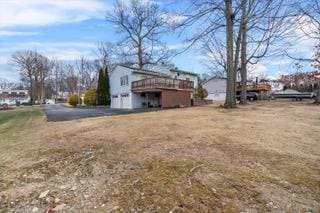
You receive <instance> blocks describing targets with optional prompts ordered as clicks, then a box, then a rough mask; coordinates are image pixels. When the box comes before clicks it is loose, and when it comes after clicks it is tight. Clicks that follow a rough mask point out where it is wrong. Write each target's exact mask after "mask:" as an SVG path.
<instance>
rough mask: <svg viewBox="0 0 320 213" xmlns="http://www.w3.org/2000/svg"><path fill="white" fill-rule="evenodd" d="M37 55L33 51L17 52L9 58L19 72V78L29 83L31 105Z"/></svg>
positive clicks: (33, 95)
mask: <svg viewBox="0 0 320 213" xmlns="http://www.w3.org/2000/svg"><path fill="white" fill-rule="evenodd" d="M37 56H38V53H37V52H35V51H30V50H26V51H18V52H16V53H15V54H13V55H12V57H11V62H12V63H13V64H14V65H15V66H16V67H17V68H18V70H19V71H20V75H21V78H23V79H26V80H27V81H28V83H29V91H30V97H31V103H34V97H35V94H34V87H33V86H34V81H35V79H34V76H35V75H36V62H35V61H36V58H37Z"/></svg>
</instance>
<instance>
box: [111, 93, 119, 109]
mask: <svg viewBox="0 0 320 213" xmlns="http://www.w3.org/2000/svg"><path fill="white" fill-rule="evenodd" d="M111 108H120V97H119V96H118V95H113V96H111Z"/></svg>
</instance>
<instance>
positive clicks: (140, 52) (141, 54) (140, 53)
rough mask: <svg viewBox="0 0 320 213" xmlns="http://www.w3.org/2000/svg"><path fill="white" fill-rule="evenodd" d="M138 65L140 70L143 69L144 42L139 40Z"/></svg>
mask: <svg viewBox="0 0 320 213" xmlns="http://www.w3.org/2000/svg"><path fill="white" fill-rule="evenodd" d="M138 63H139V64H138V65H139V68H140V69H143V51H142V41H141V40H140V39H139V44H138Z"/></svg>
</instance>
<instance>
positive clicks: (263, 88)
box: [237, 84, 271, 92]
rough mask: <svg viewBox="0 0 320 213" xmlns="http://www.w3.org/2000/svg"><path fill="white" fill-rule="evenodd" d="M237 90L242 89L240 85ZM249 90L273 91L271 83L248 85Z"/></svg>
mask: <svg viewBox="0 0 320 213" xmlns="http://www.w3.org/2000/svg"><path fill="white" fill-rule="evenodd" d="M237 91H241V86H240V85H237ZM247 91H250V92H258V91H271V85H269V84H253V85H247Z"/></svg>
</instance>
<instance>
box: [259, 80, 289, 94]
mask: <svg viewBox="0 0 320 213" xmlns="http://www.w3.org/2000/svg"><path fill="white" fill-rule="evenodd" d="M260 83H266V84H269V85H270V86H271V92H277V91H282V90H283V89H284V84H283V83H282V82H280V81H279V80H267V79H262V80H260Z"/></svg>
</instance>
